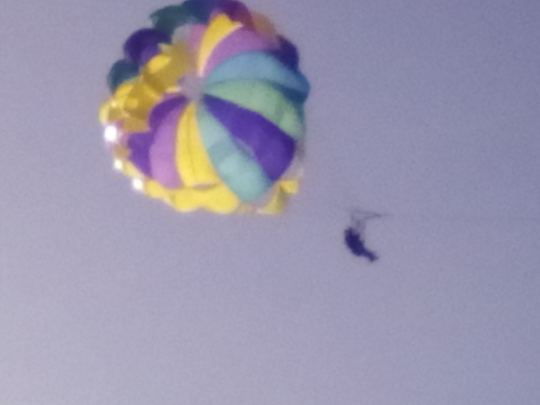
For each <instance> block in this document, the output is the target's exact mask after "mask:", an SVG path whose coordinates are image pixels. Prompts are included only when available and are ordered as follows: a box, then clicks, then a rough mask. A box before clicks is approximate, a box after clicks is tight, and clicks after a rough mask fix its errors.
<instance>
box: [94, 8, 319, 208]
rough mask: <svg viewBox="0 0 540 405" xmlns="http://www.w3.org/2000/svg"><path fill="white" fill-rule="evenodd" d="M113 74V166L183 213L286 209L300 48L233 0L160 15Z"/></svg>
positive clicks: (299, 129)
mask: <svg viewBox="0 0 540 405" xmlns="http://www.w3.org/2000/svg"><path fill="white" fill-rule="evenodd" d="M151 20H152V23H153V27H152V28H144V29H141V30H139V31H136V32H135V33H133V34H132V35H131V36H130V37H129V38H128V40H127V41H126V42H125V44H124V57H123V58H122V59H121V60H119V61H118V62H116V63H115V64H114V65H113V67H112V69H111V71H110V73H109V76H108V83H109V87H110V90H111V93H112V95H111V97H110V98H109V100H107V101H106V102H105V103H104V104H103V106H102V107H101V111H100V120H101V122H102V124H103V125H104V127H105V133H104V135H105V139H106V141H107V143H108V144H109V145H110V148H111V151H112V154H113V156H114V166H115V168H116V169H117V170H119V171H122V172H123V173H124V174H125V175H127V176H128V177H130V178H131V179H132V182H133V186H134V188H135V189H137V190H139V191H141V192H143V193H144V194H146V195H148V196H150V197H153V198H158V199H161V200H163V201H164V202H166V203H167V204H169V205H171V206H172V207H174V208H176V209H177V210H178V211H181V212H190V211H194V210H197V209H206V210H209V211H213V212H216V213H222V214H229V213H237V212H259V213H267V214H274V213H279V212H281V211H282V210H283V208H284V205H285V202H286V200H287V199H288V197H289V196H290V195H291V194H294V193H296V192H297V191H298V180H299V165H298V159H299V153H298V151H299V150H300V149H301V142H302V139H303V136H304V112H303V106H304V103H305V101H306V99H307V96H308V93H309V83H308V81H307V80H306V78H305V77H304V75H303V74H302V73H301V72H300V71H299V69H298V63H299V59H298V53H297V50H296V48H295V47H294V45H292V44H291V43H290V42H289V41H287V40H286V39H285V38H283V37H282V36H280V35H279V34H278V33H277V32H276V31H275V29H274V27H273V26H272V24H271V23H270V22H269V21H268V20H267V19H266V18H265V17H263V16H261V15H259V14H257V13H254V12H252V11H250V10H248V9H247V8H246V6H244V5H243V4H242V3H240V2H238V1H233V0H187V1H185V2H184V3H183V4H181V5H178V6H169V7H165V8H163V9H161V10H158V11H156V12H155V13H153V14H152V15H151Z"/></svg>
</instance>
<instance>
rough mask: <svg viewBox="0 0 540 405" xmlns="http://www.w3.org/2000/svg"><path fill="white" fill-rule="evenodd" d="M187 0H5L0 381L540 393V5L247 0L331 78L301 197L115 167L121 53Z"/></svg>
mask: <svg viewBox="0 0 540 405" xmlns="http://www.w3.org/2000/svg"><path fill="white" fill-rule="evenodd" d="M164 5H166V4H163V3H159V2H158V1H157V0H131V1H129V2H128V1H108V2H104V1H97V2H81V1H64V0H48V1H47V2H43V1H38V0H26V1H24V2H19V1H15V0H4V1H3V3H2V10H1V12H0V37H1V38H2V41H1V42H0V117H1V118H2V120H1V123H0V131H1V140H0V170H1V172H2V173H3V176H2V180H1V181H0V184H2V188H3V193H2V196H3V198H1V199H0V404H2V405H4V404H5V405H64V404H65V405H98V404H99V405H104V404H106V405H109V404H111V405H113V404H114V405H128V404H129V405H148V404H156V405H158V404H159V405H178V404H191V405H207V404H209V405H229V404H230V405H233V404H234V405H242V404H246V405H252V404H260V405H289V404H290V405H299V404H306V405H328V404H332V405H363V404H366V405H371V404H377V405H398V404H399V405H403V404H414V405H428V404H429V405H433V404H437V405H446V404H448V405H455V404H463V405H468V404H488V403H489V404H491V405H507V404H520V405H536V404H538V403H540V385H539V384H538V381H539V377H540V347H539V343H538V342H540V316H539V315H538V309H539V306H540V275H539V272H540V208H539V207H540V204H539V202H540V187H539V186H538V179H539V176H538V172H539V169H540V160H539V159H538V156H539V152H540V138H539V137H538V133H539V130H540V114H538V106H539V104H540V25H539V24H538V21H539V20H540V3H538V2H537V1H532V0H521V1H514V2H509V1H503V0H489V1H488V0H476V1H474V2H471V1H465V0H454V1H448V0H447V1H443V0H415V1H413V2H411V1H407V2H406V1H400V0H391V1H390V0H377V1H352V0H343V1H341V2H339V3H336V5H330V3H329V2H328V1H323V0H309V1H308V0H297V1H294V2H291V1H289V0H273V1H272V2H268V1H263V0H250V1H248V2H247V5H248V6H250V7H252V8H254V9H255V10H258V11H260V12H263V13H264V14H266V15H267V16H269V17H270V18H271V19H272V20H273V21H274V22H275V23H276V25H277V27H278V28H279V30H280V31H281V32H282V33H284V34H285V35H286V36H287V37H289V38H291V39H292V40H293V42H295V43H296V44H297V45H298V47H299V49H300V51H301V56H302V62H301V65H302V69H303V71H304V72H305V73H306V75H307V76H308V78H309V79H310V81H311V84H312V88H313V89H312V94H311V96H310V99H309V101H308V104H307V110H306V117H307V126H308V133H307V144H306V157H305V161H304V171H305V178H304V181H303V184H302V190H301V193H300V194H299V195H298V196H297V197H296V198H295V199H294V201H292V203H291V204H290V206H289V208H288V210H287V212H286V213H285V214H284V215H283V216H280V217H255V216H232V217H220V216H215V215H211V214H205V213H198V214H193V215H181V214H177V213H175V212H173V211H172V210H171V209H169V208H167V207H166V206H164V205H162V204H160V203H158V202H155V201H152V200H149V199H147V198H144V197H142V196H140V195H137V194H136V193H134V192H133V191H132V190H131V188H130V185H129V182H128V181H127V179H125V178H123V177H122V176H121V175H119V174H118V173H115V172H114V171H113V170H112V161H111V158H110V156H109V155H108V153H107V151H106V148H105V147H104V145H103V139H102V128H101V127H100V124H99V123H98V121H97V109H98V107H99V105H100V103H101V102H102V101H103V100H105V98H106V97H107V89H106V86H105V76H106V73H107V71H108V69H109V67H110V65H111V64H112V62H113V61H115V60H116V59H118V57H119V56H120V54H121V45H122V41H123V40H124V39H125V38H126V37H127V36H128V35H129V33H131V32H133V31H134V30H136V29H137V28H139V27H143V26H146V25H148V20H147V16H148V15H149V14H150V12H152V11H153V10H155V9H157V8H160V7H162V6H164ZM355 207H360V208H362V209H367V210H372V211H376V212H379V213H381V214H384V215H383V217H382V218H381V219H378V220H376V221H373V222H371V223H370V224H369V226H368V229H367V240H368V243H369V246H370V247H371V248H372V249H373V250H375V251H376V252H377V253H378V254H379V255H380V257H381V260H380V261H379V262H377V263H375V264H373V265H370V264H369V263H367V262H366V261H363V260H362V259H358V258H356V257H354V256H352V255H351V254H350V253H349V252H348V251H347V250H346V248H345V246H344V244H343V230H344V229H345V227H346V226H347V224H348V221H349V212H350V210H351V209H353V208H355Z"/></svg>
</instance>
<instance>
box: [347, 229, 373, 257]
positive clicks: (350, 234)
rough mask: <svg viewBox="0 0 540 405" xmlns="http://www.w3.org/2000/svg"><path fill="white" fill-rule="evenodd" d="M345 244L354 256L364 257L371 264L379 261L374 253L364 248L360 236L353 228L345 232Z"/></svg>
mask: <svg viewBox="0 0 540 405" xmlns="http://www.w3.org/2000/svg"><path fill="white" fill-rule="evenodd" d="M345 243H346V244H347V246H348V247H349V249H350V251H351V252H352V253H353V254H354V255H355V256H359V257H365V258H366V259H368V260H369V261H370V262H372V263H373V262H375V261H377V260H378V259H379V257H378V256H377V254H376V253H375V252H373V251H371V250H369V249H368V248H367V247H366V244H365V241H364V238H363V237H362V234H361V233H360V232H358V231H357V230H356V229H354V228H347V229H346V230H345Z"/></svg>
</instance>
